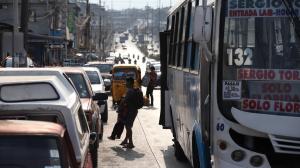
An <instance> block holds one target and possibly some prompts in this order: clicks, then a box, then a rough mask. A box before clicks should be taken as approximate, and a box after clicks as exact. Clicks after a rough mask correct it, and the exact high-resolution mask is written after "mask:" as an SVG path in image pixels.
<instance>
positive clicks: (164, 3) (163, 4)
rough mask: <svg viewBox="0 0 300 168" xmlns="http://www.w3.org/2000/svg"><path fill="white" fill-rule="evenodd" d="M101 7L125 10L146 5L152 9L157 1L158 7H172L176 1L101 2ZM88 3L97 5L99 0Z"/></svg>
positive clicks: (111, 0) (133, 0) (115, 0)
mask: <svg viewBox="0 0 300 168" xmlns="http://www.w3.org/2000/svg"><path fill="white" fill-rule="evenodd" d="M101 1H102V2H101V3H102V5H105V8H107V9H112V8H113V9H115V10H121V9H127V8H145V6H146V5H147V4H148V5H149V6H151V7H153V8H158V7H159V5H158V4H159V1H160V3H161V4H160V7H168V6H170V3H171V5H174V3H175V2H176V1H177V0H101ZM90 3H97V4H99V0H90Z"/></svg>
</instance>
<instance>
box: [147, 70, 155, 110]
mask: <svg viewBox="0 0 300 168" xmlns="http://www.w3.org/2000/svg"><path fill="white" fill-rule="evenodd" d="M149 78H150V80H149V83H148V86H147V91H146V97H147V98H148V99H149V95H150V97H151V103H150V106H153V101H154V100H153V89H154V87H155V86H156V81H157V74H156V72H155V68H154V66H151V67H150V73H149Z"/></svg>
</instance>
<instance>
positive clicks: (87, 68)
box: [83, 67, 99, 71]
mask: <svg viewBox="0 0 300 168" xmlns="http://www.w3.org/2000/svg"><path fill="white" fill-rule="evenodd" d="M83 70H85V71H99V69H98V68H96V67H83Z"/></svg>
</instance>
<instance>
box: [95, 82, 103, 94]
mask: <svg viewBox="0 0 300 168" xmlns="http://www.w3.org/2000/svg"><path fill="white" fill-rule="evenodd" d="M103 89H104V86H103V85H102V84H93V85H92V90H93V92H95V93H101V92H104V90H103Z"/></svg>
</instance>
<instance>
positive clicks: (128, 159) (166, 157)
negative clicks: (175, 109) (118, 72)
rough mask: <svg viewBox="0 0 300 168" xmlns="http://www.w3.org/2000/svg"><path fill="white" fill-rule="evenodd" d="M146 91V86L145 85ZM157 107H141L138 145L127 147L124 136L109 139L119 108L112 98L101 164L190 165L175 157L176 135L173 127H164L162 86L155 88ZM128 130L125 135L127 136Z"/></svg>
mask: <svg viewBox="0 0 300 168" xmlns="http://www.w3.org/2000/svg"><path fill="white" fill-rule="evenodd" d="M143 90H144V93H145V88H143ZM154 95H155V98H156V100H155V104H154V107H144V108H142V109H140V110H139V113H138V116H137V118H136V120H135V123H134V126H133V140H134V144H135V148H133V149H124V148H122V146H120V145H119V144H120V143H121V141H122V140H114V141H112V140H109V139H107V137H108V136H109V135H110V133H111V131H112V128H113V126H114V123H115V122H116V118H117V115H116V112H115V110H114V109H113V108H112V107H111V105H112V104H111V97H110V100H109V107H110V108H109V119H108V122H107V124H106V125H105V127H104V137H103V141H102V142H101V143H100V150H99V157H100V158H99V159H100V160H99V164H98V167H101V168H108V167H113V168H127V167H128V168H144V167H147V168H190V165H189V164H188V163H181V162H178V161H177V160H176V159H175V157H174V149H173V146H172V144H173V142H172V135H171V132H170V130H164V129H162V127H161V126H160V125H158V121H159V113H160V110H159V108H160V105H159V101H160V99H159V97H160V90H155V91H154ZM125 132H126V131H125V130H124V132H123V135H122V138H121V139H123V138H124V137H125Z"/></svg>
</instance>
